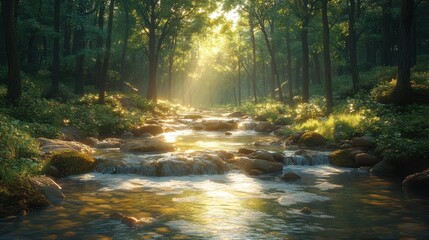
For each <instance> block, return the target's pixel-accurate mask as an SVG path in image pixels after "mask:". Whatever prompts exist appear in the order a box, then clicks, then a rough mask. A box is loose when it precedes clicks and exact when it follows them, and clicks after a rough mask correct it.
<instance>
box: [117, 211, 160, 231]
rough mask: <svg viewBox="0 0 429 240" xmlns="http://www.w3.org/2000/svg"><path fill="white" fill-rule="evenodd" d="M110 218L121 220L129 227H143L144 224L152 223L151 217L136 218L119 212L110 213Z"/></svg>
mask: <svg viewBox="0 0 429 240" xmlns="http://www.w3.org/2000/svg"><path fill="white" fill-rule="evenodd" d="M110 218H111V219H118V220H121V222H122V223H123V224H125V225H127V226H128V227H130V228H135V227H143V226H145V225H148V224H151V223H153V219H152V218H140V219H137V218H135V217H132V216H127V215H125V214H123V213H120V212H114V213H112V214H110Z"/></svg>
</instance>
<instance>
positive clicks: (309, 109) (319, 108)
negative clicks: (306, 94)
mask: <svg viewBox="0 0 429 240" xmlns="http://www.w3.org/2000/svg"><path fill="white" fill-rule="evenodd" d="M325 115H326V108H325V100H324V99H323V98H321V97H315V98H312V99H311V100H310V102H309V103H301V104H298V106H297V107H296V108H295V116H296V117H295V120H296V121H298V122H303V121H306V120H308V119H313V118H317V117H323V116H325Z"/></svg>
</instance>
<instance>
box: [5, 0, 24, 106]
mask: <svg viewBox="0 0 429 240" xmlns="http://www.w3.org/2000/svg"><path fill="white" fill-rule="evenodd" d="M1 5H2V11H3V29H4V34H5V40H6V41H5V43H6V55H7V67H8V78H7V95H6V98H7V100H9V101H10V102H12V103H16V102H17V101H18V100H19V98H20V96H21V78H20V75H19V54H18V46H17V44H18V38H17V36H16V25H15V11H16V9H15V1H14V0H3V1H2V3H1Z"/></svg>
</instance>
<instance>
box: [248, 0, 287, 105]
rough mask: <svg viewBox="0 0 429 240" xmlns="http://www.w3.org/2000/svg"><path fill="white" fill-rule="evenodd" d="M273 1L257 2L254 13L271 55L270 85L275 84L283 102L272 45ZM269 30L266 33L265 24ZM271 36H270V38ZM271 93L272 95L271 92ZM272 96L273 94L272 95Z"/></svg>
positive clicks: (273, 26) (273, 28)
mask: <svg viewBox="0 0 429 240" xmlns="http://www.w3.org/2000/svg"><path fill="white" fill-rule="evenodd" d="M275 7H276V6H275V2H274V1H268V2H267V1H262V2H258V4H257V5H255V8H254V15H255V17H256V19H257V20H258V23H259V29H260V30H261V32H262V34H263V36H264V40H265V44H266V45H267V49H268V53H269V54H270V57H271V85H272V89H273V88H274V89H275V86H276V85H277V90H278V93H279V100H280V101H281V102H283V90H282V84H281V82H280V77H279V73H278V69H277V61H276V52H275V46H274V30H275V25H274V23H275V19H274V16H273V11H275ZM267 24H268V27H269V30H270V35H271V36H269V34H268V30H267V26H266V25H267ZM270 37H271V38H270ZM272 95H274V94H273V93H272ZM272 97H274V96H272Z"/></svg>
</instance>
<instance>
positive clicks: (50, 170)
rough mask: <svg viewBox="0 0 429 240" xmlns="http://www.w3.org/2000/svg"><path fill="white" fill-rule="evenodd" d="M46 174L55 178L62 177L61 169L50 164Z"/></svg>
mask: <svg viewBox="0 0 429 240" xmlns="http://www.w3.org/2000/svg"><path fill="white" fill-rule="evenodd" d="M45 174H46V176H50V177H53V178H59V177H60V171H59V170H58V168H56V167H55V166H49V167H48V169H46V172H45Z"/></svg>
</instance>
